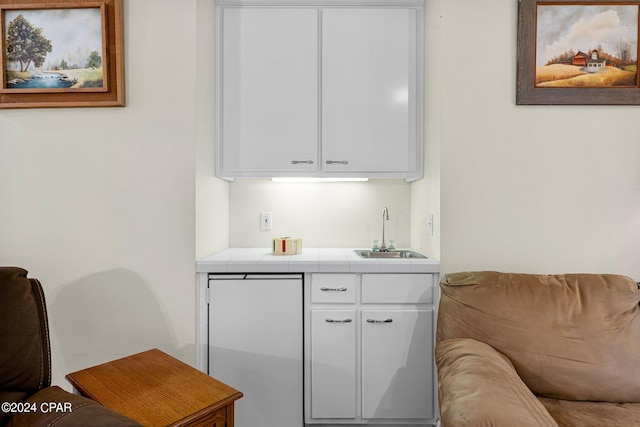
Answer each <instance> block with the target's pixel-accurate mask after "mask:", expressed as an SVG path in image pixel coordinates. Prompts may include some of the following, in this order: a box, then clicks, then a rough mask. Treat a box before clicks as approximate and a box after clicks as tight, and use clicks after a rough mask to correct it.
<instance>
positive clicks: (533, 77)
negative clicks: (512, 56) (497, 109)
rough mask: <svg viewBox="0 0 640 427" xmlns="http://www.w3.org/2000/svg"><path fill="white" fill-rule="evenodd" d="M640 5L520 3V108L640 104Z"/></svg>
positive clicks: (614, 1) (554, 0)
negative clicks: (525, 106) (639, 66)
mask: <svg viewBox="0 0 640 427" xmlns="http://www.w3.org/2000/svg"><path fill="white" fill-rule="evenodd" d="M639 21H640V0H635V1H633V0H631V1H619V0H597V1H594V0H573V1H571V0H519V3H518V52H517V59H518V64H517V87H516V104H518V105H640V77H639V75H638V56H639V55H638V53H639V51H638V39H639V35H638V34H639V31H640V25H639Z"/></svg>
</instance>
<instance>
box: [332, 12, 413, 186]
mask: <svg viewBox="0 0 640 427" xmlns="http://www.w3.org/2000/svg"><path fill="white" fill-rule="evenodd" d="M416 31H417V12H416V9H412V8H406V9H403V8H398V9H393V8H388V9H382V8H381V9H369V8H357V9H330V8H327V9H324V10H323V11H322V77H321V78H322V169H323V170H325V171H332V172H333V171H350V172H396V173H397V172H415V171H417V168H418V159H417V153H418V152H419V150H417V138H418V132H417V99H416V97H417V96H418V91H419V88H418V87H417V74H418V71H417V64H416V62H417V60H416V56H417V55H416V50H417V49H416V41H417V35H416Z"/></svg>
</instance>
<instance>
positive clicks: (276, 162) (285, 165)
mask: <svg viewBox="0 0 640 427" xmlns="http://www.w3.org/2000/svg"><path fill="white" fill-rule="evenodd" d="M221 13H222V28H221V32H222V38H221V40H220V41H221V55H222V56H221V58H222V59H221V64H220V68H219V70H221V76H220V77H221V83H222V84H221V86H220V87H219V90H220V93H219V96H220V97H221V98H220V101H221V102H220V103H219V104H218V105H219V108H220V111H219V112H218V113H219V114H220V119H221V125H222V126H221V128H220V129H219V130H220V131H221V135H220V137H221V143H222V145H221V146H220V147H219V148H221V149H222V150H221V152H218V155H219V156H220V155H221V158H219V159H218V160H221V161H222V164H220V163H219V164H218V165H219V166H221V167H222V170H221V171H219V172H220V175H221V176H227V177H233V176H240V175H241V174H242V173H243V172H257V173H272V172H273V173H276V172H282V171H315V170H316V166H317V156H318V149H317V146H318V11H317V10H313V9H275V8H274V9H266V8H258V9H253V8H246V9H245V8H225V9H222V10H221Z"/></svg>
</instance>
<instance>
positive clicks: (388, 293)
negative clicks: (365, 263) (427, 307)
mask: <svg viewBox="0 0 640 427" xmlns="http://www.w3.org/2000/svg"><path fill="white" fill-rule="evenodd" d="M362 302H363V303H365V304H366V303H396V304H402V303H407V304H432V303H433V275H431V274H363V275H362Z"/></svg>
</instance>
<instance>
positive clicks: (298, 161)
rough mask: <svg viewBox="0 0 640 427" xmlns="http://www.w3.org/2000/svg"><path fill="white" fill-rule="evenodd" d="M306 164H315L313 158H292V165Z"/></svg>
mask: <svg viewBox="0 0 640 427" xmlns="http://www.w3.org/2000/svg"><path fill="white" fill-rule="evenodd" d="M300 163H302V164H305V165H312V164H313V160H291V164H292V165H297V164H300Z"/></svg>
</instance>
